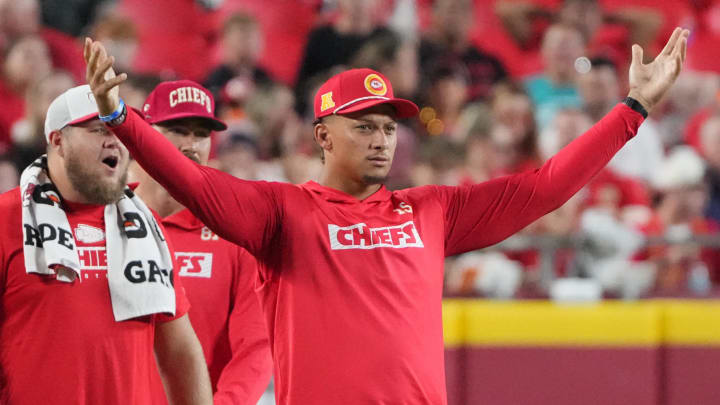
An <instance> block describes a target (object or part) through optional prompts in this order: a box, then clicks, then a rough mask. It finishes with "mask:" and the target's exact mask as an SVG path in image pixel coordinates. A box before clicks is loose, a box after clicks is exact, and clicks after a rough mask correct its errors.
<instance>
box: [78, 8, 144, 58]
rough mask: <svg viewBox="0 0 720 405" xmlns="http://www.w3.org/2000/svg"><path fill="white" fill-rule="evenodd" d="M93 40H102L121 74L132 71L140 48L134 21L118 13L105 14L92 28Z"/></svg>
mask: <svg viewBox="0 0 720 405" xmlns="http://www.w3.org/2000/svg"><path fill="white" fill-rule="evenodd" d="M90 34H91V36H92V37H93V38H102V41H103V43H104V44H108V49H111V50H112V52H113V55H115V61H116V62H115V65H116V66H117V68H118V70H119V71H121V72H130V71H132V68H131V67H132V65H133V63H134V62H135V55H136V54H137V48H138V34H137V28H136V27H135V24H134V23H133V21H132V20H131V19H130V18H128V17H126V16H124V15H122V14H120V13H117V12H109V13H105V14H104V15H102V16H101V17H99V18H98V19H96V20H95V21H94V22H93V25H92V27H91V28H90Z"/></svg>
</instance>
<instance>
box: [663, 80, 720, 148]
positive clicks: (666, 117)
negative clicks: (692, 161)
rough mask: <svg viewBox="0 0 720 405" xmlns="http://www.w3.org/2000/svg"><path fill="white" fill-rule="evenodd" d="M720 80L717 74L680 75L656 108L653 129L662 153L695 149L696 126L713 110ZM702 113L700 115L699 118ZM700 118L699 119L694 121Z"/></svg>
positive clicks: (719, 92) (696, 143) (696, 140)
mask: <svg viewBox="0 0 720 405" xmlns="http://www.w3.org/2000/svg"><path fill="white" fill-rule="evenodd" d="M718 94H720V76H718V74H717V73H708V72H695V71H692V70H687V71H684V72H683V73H682V74H680V76H679V77H678V79H677V82H676V83H675V85H674V86H673V88H672V89H671V90H670V92H668V95H667V97H665V99H664V100H663V102H662V104H661V105H660V106H658V107H659V108H658V110H657V111H658V114H657V115H656V120H657V126H658V128H659V130H660V134H661V135H662V140H663V144H664V145H665V149H669V148H671V147H673V146H676V145H680V144H682V143H685V142H686V143H688V144H690V145H691V146H698V145H699V136H698V132H697V131H699V125H700V124H701V122H702V120H703V119H706V118H707V116H705V117H702V115H704V114H708V113H710V112H712V111H715V110H716V109H717V105H718V100H717V97H718ZM703 113H704V114H703ZM697 115H700V117H696V116H697Z"/></svg>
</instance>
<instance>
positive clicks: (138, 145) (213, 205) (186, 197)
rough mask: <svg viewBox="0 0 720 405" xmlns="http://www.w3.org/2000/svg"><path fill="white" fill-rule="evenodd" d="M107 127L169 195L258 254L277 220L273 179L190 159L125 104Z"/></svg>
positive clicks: (239, 243)
mask: <svg viewBox="0 0 720 405" xmlns="http://www.w3.org/2000/svg"><path fill="white" fill-rule="evenodd" d="M111 129H112V131H113V132H114V133H115V135H116V136H117V137H118V139H120V141H122V143H123V144H125V146H127V148H128V150H129V151H130V155H131V156H132V157H133V158H134V159H135V160H137V162H138V163H139V164H140V166H142V168H143V169H144V170H145V171H146V172H147V173H148V174H149V175H150V176H151V177H152V178H153V179H155V180H156V181H157V182H158V183H160V184H161V185H162V186H163V187H164V188H165V189H166V190H167V191H168V192H169V193H170V195H172V197H173V198H174V199H175V200H177V201H178V202H180V203H181V204H182V205H184V206H185V207H187V208H188V209H190V211H191V212H192V213H193V214H195V215H196V216H197V217H198V218H200V220H201V221H202V222H203V223H204V224H206V225H207V226H208V227H209V228H210V229H212V230H213V231H214V232H215V233H217V234H218V235H220V236H221V237H222V238H224V239H227V240H229V241H231V242H233V243H236V244H238V245H240V246H242V247H244V248H245V249H247V250H248V251H250V252H252V253H253V254H254V255H255V256H259V257H262V255H263V251H264V249H265V248H266V247H267V246H268V245H269V243H270V240H271V239H272V237H273V235H274V233H275V231H276V230H277V228H278V224H279V223H280V215H281V214H280V207H281V203H280V199H281V196H280V194H279V193H278V187H277V186H276V185H275V186H274V185H273V184H272V183H267V182H260V181H245V180H241V179H238V178H236V177H233V176H231V175H229V174H227V173H224V172H221V171H219V170H216V169H213V168H211V167H207V166H202V165H199V164H197V163H195V162H193V161H192V160H190V159H188V158H187V157H185V155H183V154H182V153H181V152H180V151H179V150H178V149H177V148H176V147H175V146H173V144H172V143H171V142H170V141H168V140H167V139H166V138H165V137H164V136H163V135H162V134H161V133H159V132H158V131H156V130H155V129H154V128H153V127H151V126H150V125H149V124H148V123H147V122H145V120H144V119H142V117H140V116H139V115H138V114H137V113H136V112H134V111H132V110H131V109H129V110H128V116H127V118H126V119H125V122H123V123H122V124H120V125H118V126H115V127H111Z"/></svg>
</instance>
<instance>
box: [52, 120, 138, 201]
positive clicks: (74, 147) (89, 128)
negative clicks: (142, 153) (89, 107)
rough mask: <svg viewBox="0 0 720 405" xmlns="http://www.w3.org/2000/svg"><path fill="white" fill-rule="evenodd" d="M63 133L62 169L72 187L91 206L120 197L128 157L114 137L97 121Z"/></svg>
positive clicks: (74, 127) (73, 127) (82, 124)
mask: <svg viewBox="0 0 720 405" xmlns="http://www.w3.org/2000/svg"><path fill="white" fill-rule="evenodd" d="M62 132H63V134H62V135H61V136H62V137H63V140H62V151H63V161H64V167H65V171H66V172H67V176H68V178H69V179H70V183H71V185H72V187H73V188H74V189H75V190H76V191H78V192H79V193H80V194H82V195H83V196H84V197H85V199H86V200H87V201H89V202H91V203H94V204H111V203H114V202H116V201H117V200H118V199H119V198H120V197H122V194H123V190H124V189H125V185H126V184H127V169H128V164H129V162H130V158H129V153H128V150H127V149H126V148H125V146H124V145H123V144H122V143H121V142H120V141H119V140H118V139H117V137H115V135H114V134H113V133H112V132H111V131H110V130H109V129H108V128H107V127H106V126H105V124H103V123H102V122H101V121H100V120H99V119H93V120H90V121H87V122H84V123H81V124H78V125H74V126H71V127H66V128H65V129H64V130H63V131H62Z"/></svg>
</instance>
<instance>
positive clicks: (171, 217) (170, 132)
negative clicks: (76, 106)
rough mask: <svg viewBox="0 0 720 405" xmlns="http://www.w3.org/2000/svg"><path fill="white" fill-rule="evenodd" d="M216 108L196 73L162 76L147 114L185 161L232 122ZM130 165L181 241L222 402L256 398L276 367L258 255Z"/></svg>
mask: <svg viewBox="0 0 720 405" xmlns="http://www.w3.org/2000/svg"><path fill="white" fill-rule="evenodd" d="M214 112H215V100H214V99H213V96H212V94H211V93H210V92H209V91H208V90H207V89H206V88H204V87H202V86H201V85H199V84H197V83H195V82H193V81H190V80H178V81H170V82H163V83H160V84H159V85H158V86H157V87H156V88H155V89H154V90H153V91H152V92H151V93H150V95H149V96H148V98H147V100H146V101H145V104H144V105H143V108H142V114H143V116H144V117H145V121H147V122H148V123H150V124H151V125H152V127H153V128H154V129H155V130H157V131H158V132H160V133H161V134H163V135H164V136H165V138H167V140H169V141H170V142H171V143H172V144H173V146H174V147H175V148H176V149H177V150H178V151H179V152H180V153H182V155H184V156H180V157H179V159H181V160H182V162H180V163H188V164H192V162H194V163H197V164H200V165H206V164H207V162H208V158H209V155H210V138H211V134H212V132H213V131H222V130H225V129H226V128H227V126H226V125H225V123H224V122H222V121H220V120H218V119H217V118H215V115H214ZM130 171H131V173H132V175H133V178H134V180H137V181H139V183H140V184H139V185H138V187H137V188H136V189H135V193H136V194H137V195H139V196H140V197H141V198H142V199H143V200H144V201H145V203H146V204H147V205H148V206H149V207H151V208H152V209H154V210H155V211H157V212H158V214H159V215H160V217H161V218H162V224H163V226H164V227H165V229H166V231H167V236H168V239H169V240H170V241H171V242H172V243H173V245H174V246H175V258H176V260H177V262H178V275H179V276H180V277H181V278H182V280H183V285H184V286H185V291H186V294H187V297H188V300H189V301H190V304H191V307H190V311H189V313H188V316H189V317H190V320H191V322H192V325H193V328H194V329H195V332H196V333H197V336H198V339H200V343H201V344H202V347H203V352H204V353H205V360H206V361H207V365H208V370H209V372H210V381H211V383H212V389H213V393H214V395H213V398H214V404H215V405H231V404H232V405H245V404H247V405H255V404H256V403H257V401H258V399H260V397H261V396H262V394H263V392H264V391H265V388H266V387H267V385H268V383H269V382H270V375H271V373H272V357H271V355H270V345H269V342H268V335H267V328H266V327H265V321H264V319H263V316H262V312H261V310H260V304H259V302H258V300H257V297H256V296H255V292H254V283H255V274H256V273H257V269H256V267H257V264H256V263H255V259H254V258H253V257H252V256H251V255H250V254H249V253H248V252H247V251H246V250H245V249H243V248H241V247H240V246H238V245H236V244H233V243H231V242H228V241H227V240H225V239H222V238H219V237H218V236H217V234H215V233H214V232H212V231H211V230H210V229H208V227H207V226H205V225H204V224H203V223H202V222H201V221H200V220H199V219H198V218H197V217H196V216H195V215H193V214H192V213H191V212H190V211H189V210H188V209H187V208H185V207H184V206H182V205H181V204H180V203H179V202H177V200H175V199H174V198H172V197H171V196H170V194H169V193H168V192H167V191H166V190H165V189H164V188H163V187H162V186H161V185H159V184H158V183H157V182H156V181H155V180H153V179H152V177H150V176H149V175H148V174H147V173H145V172H144V171H143V169H142V168H141V167H140V166H138V165H137V164H136V163H135V162H133V163H132V164H131V167H130ZM158 388H161V387H159V386H156V390H157V389H158ZM159 394H161V392H159ZM158 397H162V395H158Z"/></svg>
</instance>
